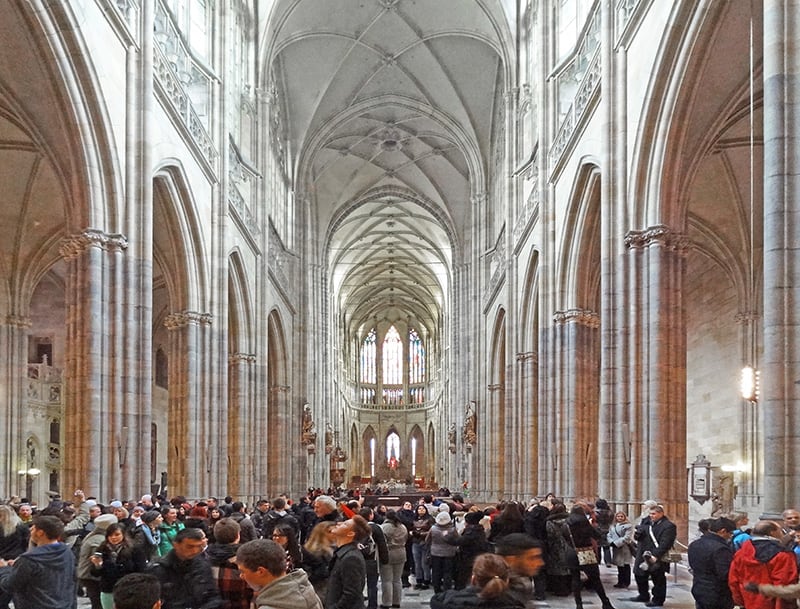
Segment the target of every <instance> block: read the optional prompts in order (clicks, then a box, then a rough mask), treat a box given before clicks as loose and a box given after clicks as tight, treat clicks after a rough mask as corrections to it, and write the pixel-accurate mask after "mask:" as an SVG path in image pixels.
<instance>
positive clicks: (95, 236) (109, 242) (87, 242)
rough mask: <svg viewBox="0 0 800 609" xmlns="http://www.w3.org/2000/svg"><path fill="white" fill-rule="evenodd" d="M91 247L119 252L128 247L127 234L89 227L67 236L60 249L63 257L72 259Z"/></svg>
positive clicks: (59, 251)
mask: <svg viewBox="0 0 800 609" xmlns="http://www.w3.org/2000/svg"><path fill="white" fill-rule="evenodd" d="M90 247H97V248H100V249H102V250H106V251H109V252H118V251H122V250H124V249H127V248H128V239H127V238H126V237H125V235H120V234H110V233H106V232H103V231H101V230H99V229H97V228H87V229H86V230H85V231H83V232H82V233H77V234H74V235H70V236H69V237H66V238H65V239H64V240H63V241H62V243H61V247H60V248H59V250H58V253H59V254H61V256H62V257H64V258H66V259H67V260H70V259H72V258H77V257H78V256H80V255H81V254H82V253H84V252H86V251H87V250H88V249H89V248H90Z"/></svg>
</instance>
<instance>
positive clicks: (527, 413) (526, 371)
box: [514, 351, 539, 498]
mask: <svg viewBox="0 0 800 609" xmlns="http://www.w3.org/2000/svg"><path fill="white" fill-rule="evenodd" d="M538 374H539V356H538V353H536V352H535V351H527V352H525V353H517V383H518V385H519V393H518V395H519V400H518V401H517V417H516V419H517V426H516V429H515V430H514V435H515V437H516V438H517V442H518V451H519V464H518V466H517V464H515V469H518V470H519V471H518V473H517V489H516V491H517V496H518V497H519V498H523V497H526V496H529V495H531V493H538V492H539V491H538V484H539V481H538V479H537V472H538V471H539V440H538V434H539V419H538V414H539V400H538V396H539V378H538Z"/></svg>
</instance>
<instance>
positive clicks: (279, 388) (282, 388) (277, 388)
mask: <svg viewBox="0 0 800 609" xmlns="http://www.w3.org/2000/svg"><path fill="white" fill-rule="evenodd" d="M291 389H292V388H291V386H290V385H273V386H272V387H270V388H269V390H270V391H274V392H275V393H289V391H290V390H291Z"/></svg>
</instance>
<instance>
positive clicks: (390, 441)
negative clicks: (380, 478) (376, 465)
mask: <svg viewBox="0 0 800 609" xmlns="http://www.w3.org/2000/svg"><path fill="white" fill-rule="evenodd" d="M399 460H400V436H398V435H397V433H395V432H392V433H390V434H389V435H388V436H386V462H387V463H388V464H389V466H392V464H397V462H398V461H399Z"/></svg>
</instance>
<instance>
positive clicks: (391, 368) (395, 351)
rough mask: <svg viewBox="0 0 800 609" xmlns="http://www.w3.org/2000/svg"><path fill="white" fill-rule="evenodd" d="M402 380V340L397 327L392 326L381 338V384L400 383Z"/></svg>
mask: <svg viewBox="0 0 800 609" xmlns="http://www.w3.org/2000/svg"><path fill="white" fill-rule="evenodd" d="M402 382H403V341H402V340H401V339H400V333H399V332H398V331H397V328H395V327H394V326H392V327H391V328H389V330H388V331H387V332H386V338H384V339H383V384H384V385H400V384H402Z"/></svg>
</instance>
